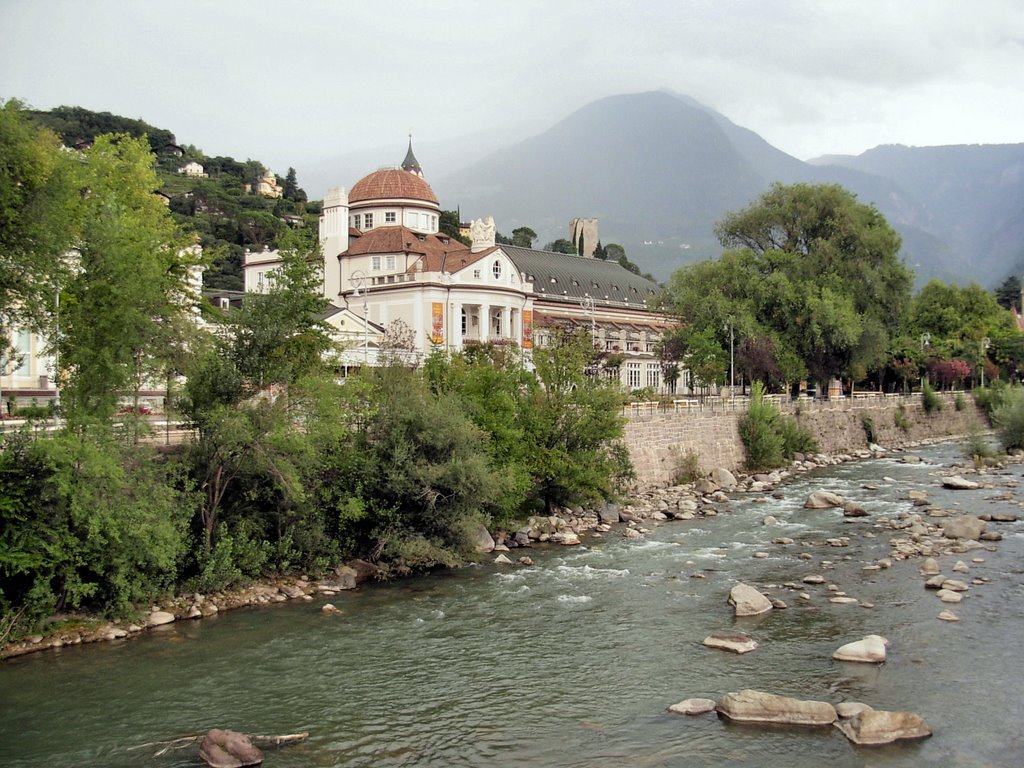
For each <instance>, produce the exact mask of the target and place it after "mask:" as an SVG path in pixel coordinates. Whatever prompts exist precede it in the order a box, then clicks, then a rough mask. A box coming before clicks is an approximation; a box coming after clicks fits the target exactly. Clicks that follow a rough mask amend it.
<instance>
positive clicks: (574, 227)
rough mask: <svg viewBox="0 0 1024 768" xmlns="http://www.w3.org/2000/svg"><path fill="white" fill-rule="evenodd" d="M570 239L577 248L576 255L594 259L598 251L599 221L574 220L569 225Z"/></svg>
mask: <svg viewBox="0 0 1024 768" xmlns="http://www.w3.org/2000/svg"><path fill="white" fill-rule="evenodd" d="M569 238H570V239H571V240H572V244H573V245H574V246H575V247H576V253H578V254H579V255H580V256H586V257H587V258H588V259H592V258H593V257H594V251H595V250H597V241H598V236H597V219H573V220H572V223H571V224H569ZM581 240H582V241H583V242H582V244H581V243H580V241H581Z"/></svg>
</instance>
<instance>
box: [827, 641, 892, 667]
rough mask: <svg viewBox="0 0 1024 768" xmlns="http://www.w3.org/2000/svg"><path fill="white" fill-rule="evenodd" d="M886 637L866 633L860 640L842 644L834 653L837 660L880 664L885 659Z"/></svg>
mask: <svg viewBox="0 0 1024 768" xmlns="http://www.w3.org/2000/svg"><path fill="white" fill-rule="evenodd" d="M886 642H887V641H886V639H885V638H884V637H882V636H881V635H865V636H864V637H863V638H861V639H860V640H855V641H854V642H852V643H847V644H846V645H843V646H840V647H839V648H837V649H836V651H835V652H834V653H833V654H832V658H833V659H835V660H836V661H854V662H863V663H866V664H878V663H881V662H883V661H885V645H886Z"/></svg>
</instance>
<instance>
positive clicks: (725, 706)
mask: <svg viewBox="0 0 1024 768" xmlns="http://www.w3.org/2000/svg"><path fill="white" fill-rule="evenodd" d="M715 709H716V710H717V711H718V712H719V713H720V714H722V715H725V716H726V717H728V718H729V719H730V720H736V721H738V722H744V723H781V724H786V725H831V724H832V723H834V722H835V721H836V710H835V707H833V706H832V705H831V704H829V703H828V702H827V701H808V700H803V699H792V698H789V697H788V696H778V695H776V694H774V693H765V692H764V691H755V690H751V689H746V690H743V691H739V692H735V693H727V694H725V696H723V697H722V698H721V699H720V700H719V701H718V704H717V705H716V706H715Z"/></svg>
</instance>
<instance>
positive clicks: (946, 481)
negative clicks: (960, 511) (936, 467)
mask: <svg viewBox="0 0 1024 768" xmlns="http://www.w3.org/2000/svg"><path fill="white" fill-rule="evenodd" d="M942 487H943V488H949V489H950V490H953V491H974V490H977V489H978V488H981V483H977V482H975V481H974V480H967V479H966V478H963V477H960V475H951V476H949V477H944V478H942Z"/></svg>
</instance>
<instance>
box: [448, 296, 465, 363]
mask: <svg viewBox="0 0 1024 768" xmlns="http://www.w3.org/2000/svg"><path fill="white" fill-rule="evenodd" d="M445 335H446V336H447V338H446V341H447V343H448V348H449V349H452V350H456V351H457V350H460V349H462V302H459V301H453V302H451V303H450V304H449V305H448V324H447V327H446V328H445Z"/></svg>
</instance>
